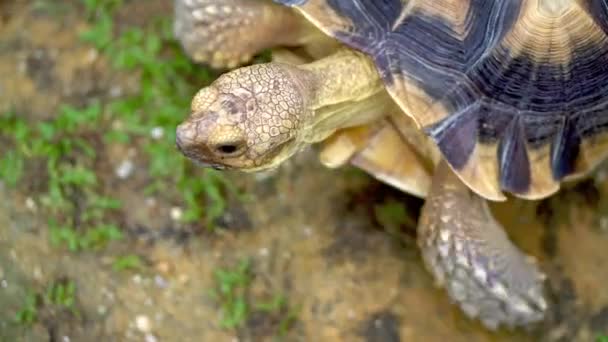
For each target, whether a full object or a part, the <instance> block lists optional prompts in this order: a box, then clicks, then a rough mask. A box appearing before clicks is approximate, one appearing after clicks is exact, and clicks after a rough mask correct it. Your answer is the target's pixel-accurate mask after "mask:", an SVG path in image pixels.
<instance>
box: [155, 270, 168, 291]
mask: <svg viewBox="0 0 608 342" xmlns="http://www.w3.org/2000/svg"><path fill="white" fill-rule="evenodd" d="M154 283H155V284H156V286H158V287H159V288H161V289H165V288H167V287H168V286H169V283H168V282H167V281H166V280H165V278H163V277H161V276H160V275H158V274H157V275H155V276H154Z"/></svg>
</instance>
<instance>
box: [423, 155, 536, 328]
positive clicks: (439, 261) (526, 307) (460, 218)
mask: <svg viewBox="0 0 608 342" xmlns="http://www.w3.org/2000/svg"><path fill="white" fill-rule="evenodd" d="M418 243H419V246H420V248H421V250H422V256H423V259H424V262H425V264H426V266H427V268H428V269H429V270H430V271H431V272H432V273H433V275H434V277H435V279H436V281H437V282H438V283H439V284H440V285H442V286H444V287H445V288H446V289H447V291H448V293H449V296H450V297H451V299H452V300H453V301H455V302H457V303H458V305H459V306H460V308H461V309H462V310H463V311H464V312H465V313H466V314H467V316H469V317H471V318H475V317H477V318H479V319H480V320H481V321H482V322H483V324H484V325H485V326H487V327H488V328H490V329H496V328H497V327H498V326H499V325H501V324H504V325H507V326H511V327H512V326H519V325H526V324H530V323H533V322H536V321H539V320H541V319H543V317H544V313H545V310H546V308H547V305H546V302H545V300H544V298H543V280H544V275H543V274H542V273H541V272H540V270H539V268H538V267H537V265H535V263H533V262H532V261H531V260H530V258H529V257H528V256H526V255H525V254H524V253H523V252H522V251H520V250H519V249H518V248H517V247H516V246H515V245H514V244H513V243H512V242H511V241H510V240H509V238H508V237H507V235H506V234H505V232H504V230H503V227H502V226H501V225H500V224H499V223H498V222H497V221H496V220H495V219H494V217H493V216H492V214H491V212H490V209H489V207H488V204H487V203H486V201H485V200H484V199H483V198H481V197H479V196H478V195H477V194H475V193H473V192H472V191H471V190H470V189H469V188H468V187H466V186H465V185H464V184H463V183H462V182H461V181H460V180H459V179H458V177H457V176H456V175H455V174H454V173H453V172H452V170H451V169H450V168H449V166H447V164H446V163H445V162H441V163H440V165H439V166H438V168H437V170H436V171H435V175H434V178H433V185H432V188H431V191H430V193H429V196H428V197H427V201H426V203H425V205H424V207H423V209H422V216H421V218H420V222H419V226H418Z"/></svg>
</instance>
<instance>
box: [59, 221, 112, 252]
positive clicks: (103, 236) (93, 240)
mask: <svg viewBox="0 0 608 342" xmlns="http://www.w3.org/2000/svg"><path fill="white" fill-rule="evenodd" d="M49 226H50V239H51V243H52V244H53V245H55V246H61V245H64V246H65V247H67V248H68V250H70V251H71V252H78V251H81V250H100V249H102V248H104V247H105V246H106V245H107V244H108V243H109V242H111V241H117V240H121V239H122V238H123V233H122V231H121V230H120V229H118V227H116V226H114V225H112V224H101V225H99V226H95V227H91V228H89V229H87V230H86V231H85V232H82V233H81V232H78V231H76V230H75V229H73V228H71V227H66V226H57V225H56V224H55V223H53V222H50V224H49Z"/></svg>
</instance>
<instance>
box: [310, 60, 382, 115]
mask: <svg viewBox="0 0 608 342" xmlns="http://www.w3.org/2000/svg"><path fill="white" fill-rule="evenodd" d="M300 68H302V69H304V70H307V71H309V72H310V74H311V76H312V77H311V80H310V81H311V84H310V90H311V95H312V97H313V101H312V102H313V103H312V107H313V108H314V109H315V110H316V109H319V108H322V107H326V106H331V105H336V104H341V103H346V102H353V101H355V102H356V101H361V100H363V99H365V98H368V97H370V96H372V95H374V94H376V93H378V92H379V91H381V90H382V89H383V84H382V80H381V79H380V75H379V74H378V71H377V70H376V66H375V64H374V62H373V61H372V60H371V59H370V58H369V57H367V56H366V55H364V54H362V53H360V52H356V51H353V50H350V49H341V50H339V51H338V52H336V53H334V54H333V55H330V56H328V57H325V58H322V59H320V60H317V61H314V62H312V63H309V64H305V65H302V66H300Z"/></svg>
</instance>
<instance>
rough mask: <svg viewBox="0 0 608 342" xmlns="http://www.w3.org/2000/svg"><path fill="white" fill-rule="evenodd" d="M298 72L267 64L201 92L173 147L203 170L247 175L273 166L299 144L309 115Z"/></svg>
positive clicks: (224, 77) (239, 71)
mask: <svg viewBox="0 0 608 342" xmlns="http://www.w3.org/2000/svg"><path fill="white" fill-rule="evenodd" d="M301 73H302V71H300V70H298V69H297V68H296V67H293V66H290V65H287V64H278V63H268V64H258V65H253V66H249V67H244V68H240V69H236V70H233V71H231V72H229V73H226V74H224V75H222V76H221V77H219V78H218V79H217V80H216V81H215V82H213V83H212V84H211V85H210V86H208V87H206V88H203V89H201V90H200V91H199V92H198V94H196V96H195V97H194V99H193V100H192V105H191V110H192V113H191V114H190V116H189V117H188V119H187V120H186V121H184V122H183V123H182V124H180V125H179V126H178V127H177V131H176V144H177V147H178V149H179V150H180V151H181V152H182V153H183V154H184V155H185V156H186V157H188V158H190V159H192V160H194V161H195V162H198V163H199V164H202V165H204V166H212V167H214V168H217V169H235V170H241V171H247V172H254V171H261V170H266V169H271V168H273V167H276V166H278V165H279V164H280V163H281V162H283V161H285V160H286V159H288V158H289V157H291V156H292V155H293V154H294V153H296V152H297V151H298V150H299V149H300V148H301V147H302V146H303V145H304V144H305V142H304V141H303V138H304V129H303V127H304V126H305V123H306V121H307V120H309V119H310V118H311V117H312V111H311V110H310V109H309V105H308V103H306V102H307V101H306V97H305V96H303V95H305V94H304V91H305V88H304V87H303V86H302V83H301V82H300V80H299V78H301V77H305V76H306V75H305V74H301Z"/></svg>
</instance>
